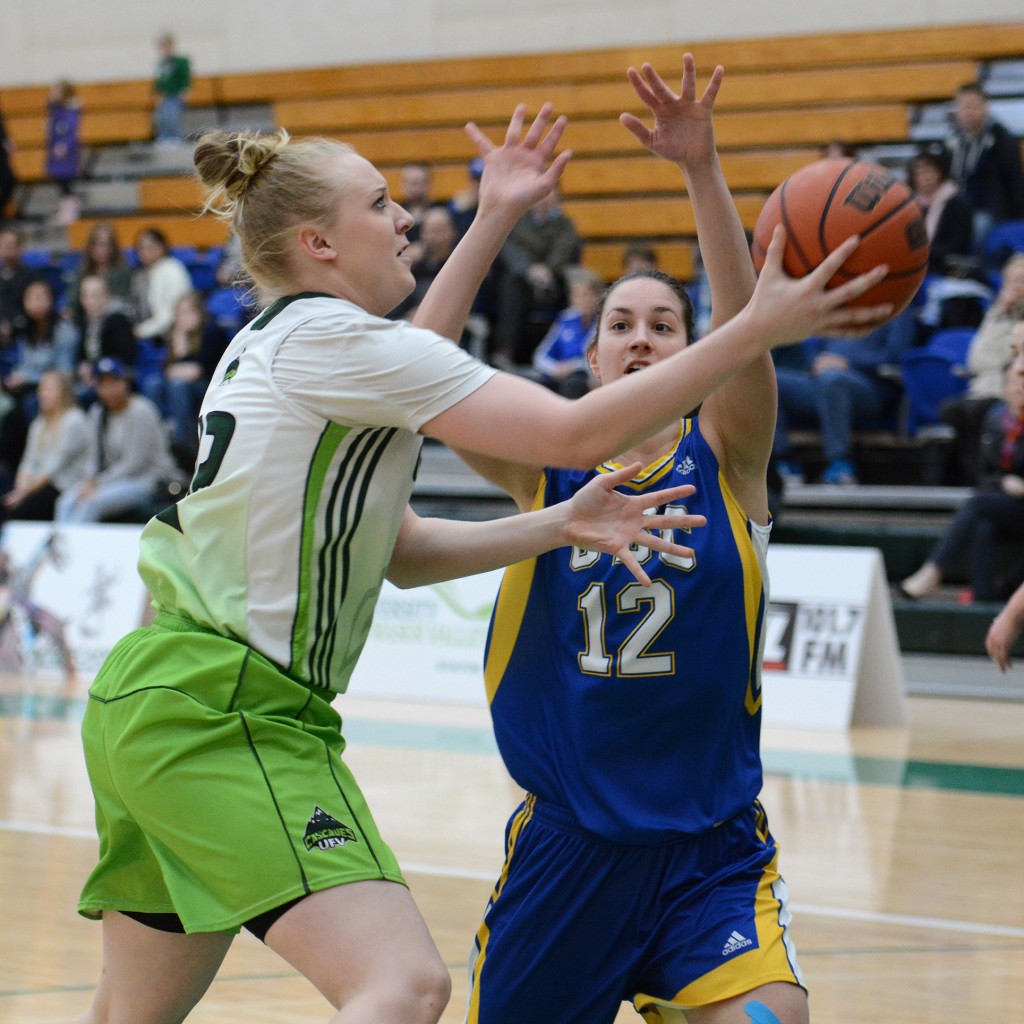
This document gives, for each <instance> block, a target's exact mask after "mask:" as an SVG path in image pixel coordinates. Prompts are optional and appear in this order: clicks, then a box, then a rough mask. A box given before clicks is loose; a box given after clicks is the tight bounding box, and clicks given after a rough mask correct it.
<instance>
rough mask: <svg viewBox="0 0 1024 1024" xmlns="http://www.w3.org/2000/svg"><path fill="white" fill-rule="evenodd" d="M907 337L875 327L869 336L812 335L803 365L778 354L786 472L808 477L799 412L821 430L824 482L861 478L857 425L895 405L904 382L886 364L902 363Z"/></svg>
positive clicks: (779, 450) (780, 442)
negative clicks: (799, 456)
mask: <svg viewBox="0 0 1024 1024" xmlns="http://www.w3.org/2000/svg"><path fill="white" fill-rule="evenodd" d="M904 342H905V338H904V337H902V336H901V335H900V334H899V333H898V332H886V331H882V330H879V331H873V332H872V333H871V334H869V335H868V336H867V337H866V338H861V339H859V340H856V341H851V340H849V339H845V338H811V339H809V340H808V341H806V342H805V343H804V345H803V346H802V349H801V351H800V354H799V356H798V357H797V358H798V359H799V363H798V365H790V364H789V362H788V361H786V362H784V361H783V360H776V364H775V375H776V379H777V380H778V388H779V412H778V422H777V425H776V431H775V445H774V448H773V455H774V456H775V459H776V464H777V467H778V469H779V472H780V473H781V474H782V475H783V477H785V478H787V479H790V480H794V479H803V469H802V468H801V467H800V466H799V465H798V464H797V463H796V462H795V461H794V458H793V449H792V443H791V441H790V437H789V422H790V419H791V418H793V417H799V418H803V419H808V420H811V421H812V422H814V423H816V425H817V426H818V428H819V430H820V431H821V445H822V449H823V451H824V454H825V459H826V466H825V470H824V472H823V473H822V475H821V482H822V483H826V484H843V485H849V484H855V483H857V469H856V466H855V465H854V463H853V456H852V449H853V427H854V423H855V422H856V421H857V420H863V419H868V418H873V417H880V416H884V415H886V413H888V412H890V411H891V410H893V409H895V407H896V404H897V402H898V401H899V396H900V387H899V384H898V382H897V381H896V380H895V379H894V378H892V377H889V376H888V375H887V374H886V369H887V368H889V367H893V366H895V365H896V364H898V363H899V359H900V355H901V353H902V351H903V347H904Z"/></svg>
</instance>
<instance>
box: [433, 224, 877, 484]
mask: <svg viewBox="0 0 1024 1024" xmlns="http://www.w3.org/2000/svg"><path fill="white" fill-rule="evenodd" d="M857 244H858V242H857V240H856V239H850V240H848V241H847V242H845V243H844V244H843V245H842V246H840V247H839V248H838V249H837V250H836V251H835V252H834V253H832V254H831V255H830V256H829V257H828V259H826V260H825V261H824V262H823V263H822V264H821V266H819V267H818V268H816V269H815V270H814V271H813V272H812V273H810V274H807V275H806V276H805V277H802V278H796V279H794V278H789V277H787V276H786V274H785V272H784V271H783V269H782V251H783V248H784V246H785V231H784V230H783V229H782V228H781V227H779V228H778V229H777V230H776V233H775V236H774V238H773V239H772V243H771V245H770V246H769V247H768V255H767V257H766V259H765V266H764V269H763V270H762V272H761V276H760V279H759V280H758V283H757V287H756V289H755V290H754V294H753V296H752V297H751V300H750V302H749V303H748V304H747V305H746V307H745V308H744V309H743V310H742V311H741V312H740V313H739V314H738V315H737V316H736V317H734V318H733V319H732V320H730V321H729V322H728V323H727V324H724V325H723V326H722V327H720V328H718V329H717V330H715V331H712V332H711V333H710V334H709V335H708V336H707V337H706V338H704V339H702V340H701V341H700V342H699V343H698V344H696V345H691V346H690V347H688V348H686V349H684V350H683V351H681V352H678V353H676V354H675V355H673V356H670V357H669V358H668V359H666V360H664V362H662V363H659V366H658V372H657V373H639V374H632V375H629V376H626V377H624V378H622V379H621V380H616V381H614V382H613V383H611V384H606V385H604V386H602V387H600V388H597V389H596V390H594V391H591V392H590V393H589V394H587V395H584V396H583V397H582V398H579V399H576V400H574V401H569V400H567V399H564V398H559V397H558V396H557V395H555V394H554V393H553V392H550V391H548V390H547V388H544V387H541V386H540V385H536V384H532V383H531V382H529V381H526V380H523V379H521V378H518V377H513V376H511V375H509V374H503V373H499V374H496V375H495V376H494V377H493V378H491V380H489V381H488V382H487V383H486V384H484V385H483V387H481V388H478V389H477V390H476V391H475V392H473V394H471V395H469V396H468V397H467V398H464V399H463V400H462V401H461V402H458V403H457V404H456V405H454V406H452V407H451V408H450V409H448V410H446V411H445V412H443V413H441V415H439V416H436V417H434V418H433V419H432V420H430V421H428V422H427V423H426V424H424V426H423V427H422V432H423V433H424V434H427V435H429V436H431V437H436V438H438V439H439V440H441V441H444V442H445V443H446V444H448V445H450V446H452V447H453V448H458V449H464V450H466V451H472V452H477V453H478V454H480V455H489V456H493V457H496V458H499V459H510V460H513V461H515V462H518V463H521V464H523V465H525V466H552V465H557V466H569V467H579V468H581V469H589V468H591V467H593V466H595V465H597V464H598V463H599V462H601V461H602V460H604V459H608V458H610V457H612V456H614V455H616V454H617V453H619V452H623V451H626V450H627V449H628V448H629V447H630V446H631V445H634V444H638V443H639V442H641V441H643V440H646V439H647V438H648V437H650V436H651V435H652V434H654V433H655V432H656V431H658V430H661V429H662V428H664V427H666V426H668V425H669V424H670V423H672V422H673V421H675V420H677V419H678V418H679V417H680V416H683V415H686V413H687V412H689V411H690V410H691V409H693V408H695V407H696V406H697V405H699V404H700V403H701V402H703V401H704V399H705V398H707V396H708V395H709V394H711V392H712V391H714V390H715V388H717V387H719V386H721V385H722V384H724V383H725V382H726V381H727V380H729V379H730V378H731V377H732V376H733V374H735V373H736V372H737V371H738V370H740V369H742V368H743V367H745V366H747V365H748V364H749V363H750V362H751V361H752V360H754V359H756V358H759V357H761V356H763V355H764V353H766V352H767V351H768V350H769V349H770V348H772V347H773V346H777V345H786V344H793V343H794V342H796V341H800V340H802V339H803V338H806V337H809V336H810V335H812V334H824V333H831V334H837V333H838V334H848V335H851V336H857V335H860V334H863V333H865V332H866V330H867V327H866V326H865V325H870V324H871V323H873V322H877V321H878V320H879V319H881V318H882V317H884V316H885V315H887V314H888V313H889V312H890V310H891V307H890V306H888V305H886V306H876V307H868V308H843V304H844V303H846V302H849V301H850V300H851V299H853V298H855V297H856V296H858V295H861V294H863V293H864V292H865V291H867V289H868V288H870V287H872V286H873V285H874V284H877V283H878V281H880V280H881V279H882V277H884V276H885V272H886V268H885V267H884V266H880V267H876V268H875V269H873V270H871V271H869V272H868V273H867V274H863V275H861V276H860V277H858V278H855V279H854V280H853V281H850V282H849V283H847V284H845V285H843V286H841V287H839V288H834V289H831V290H828V291H826V289H825V286H826V284H827V283H828V281H829V280H830V279H831V277H832V275H833V274H835V272H836V271H837V270H838V269H839V267H840V266H842V264H843V263H844V262H845V261H846V259H847V258H848V257H849V256H850V255H851V254H852V253H853V251H854V249H855V248H856V246H857Z"/></svg>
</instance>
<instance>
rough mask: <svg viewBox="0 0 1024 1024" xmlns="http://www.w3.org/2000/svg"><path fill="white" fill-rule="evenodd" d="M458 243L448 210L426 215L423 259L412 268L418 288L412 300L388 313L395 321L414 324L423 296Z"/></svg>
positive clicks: (422, 232) (438, 209)
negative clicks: (406, 321)
mask: <svg viewBox="0 0 1024 1024" xmlns="http://www.w3.org/2000/svg"><path fill="white" fill-rule="evenodd" d="M458 240H459V239H458V235H457V233H456V231H455V222H454V221H453V220H452V215H451V214H450V213H449V212H448V209H447V207H444V206H432V207H430V208H429V209H428V210H427V211H426V212H425V213H424V214H423V220H422V221H421V222H420V244H419V252H420V255H419V256H418V257H417V258H416V259H415V260H414V261H413V264H412V268H411V269H412V276H413V278H415V280H416V284H415V286H414V287H413V290H412V292H411V293H410V294H409V296H408V298H406V299H405V300H404V301H403V302H402V303H401V304H400V305H398V306H396V307H395V309H393V310H392V311H391V312H390V313H388V316H389V317H390V318H391V319H392V320H411V319H412V318H413V317H414V316H415V315H416V310H417V309H418V308H419V304H420V303H421V302H422V301H423V296H424V295H426V294H427V289H429V288H430V286H431V285H432V284H433V283H434V278H435V277H437V275H438V272H439V271H440V270H441V268H442V267H443V266H444V265H445V263H447V262H448V257H449V256H451V254H452V252H453V251H454V249H455V245H456V243H457V242H458Z"/></svg>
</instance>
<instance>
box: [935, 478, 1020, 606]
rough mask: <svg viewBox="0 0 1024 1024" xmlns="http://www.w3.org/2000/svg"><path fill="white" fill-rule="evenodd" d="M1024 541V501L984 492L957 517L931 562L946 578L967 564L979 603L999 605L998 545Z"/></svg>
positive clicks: (969, 577) (966, 504)
mask: <svg viewBox="0 0 1024 1024" xmlns="http://www.w3.org/2000/svg"><path fill="white" fill-rule="evenodd" d="M1021 540H1024V499H1022V498H1011V497H1010V495H1008V494H1004V493H1003V492H1002V491H982V492H981V493H979V494H975V495H974V496H973V497H971V498H969V499H968V500H967V501H966V502H965V503H964V504H963V505H962V506H961V507H960V509H959V511H958V512H957V514H956V515H955V516H954V517H953V521H952V522H951V523H950V524H949V527H948V528H947V530H946V533H945V535H944V536H943V538H942V540H940V541H939V543H938V544H937V545H936V546H935V549H934V550H933V551H932V555H931V558H930V561H932V562H934V563H935V564H936V565H937V566H938V567H939V569H940V570H941V572H942V574H943V576H949V575H951V574H952V573H953V572H954V571H955V569H956V567H957V566H958V565H959V564H961V562H965V563H966V567H967V581H968V584H969V585H970V587H971V589H972V590H973V591H974V599H975V600H976V601H996V600H999V598H1000V597H1001V596H1002V595H1001V594H1000V593H999V592H998V588H997V586H996V579H995V576H996V545H997V543H998V542H999V541H1021Z"/></svg>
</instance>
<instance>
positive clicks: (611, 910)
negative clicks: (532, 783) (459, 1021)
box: [466, 796, 803, 1024]
mask: <svg viewBox="0 0 1024 1024" xmlns="http://www.w3.org/2000/svg"><path fill="white" fill-rule="evenodd" d="M777 862H778V848H777V846H776V844H775V841H774V840H773V839H772V837H771V835H770V834H769V832H768V822H767V818H766V817H765V814H764V811H763V810H762V808H761V805H760V804H759V803H755V804H754V805H753V806H752V807H751V808H750V809H749V810H747V811H744V812H743V813H741V814H738V815H737V816H736V817H734V818H731V819H730V820H729V821H726V822H723V823H722V824H721V825H719V826H718V827H717V828H715V829H713V830H711V831H710V832H708V833H705V834H704V835H700V836H694V837H688V838H686V839H683V840H680V841H679V842H676V843H669V844H666V845H664V846H621V845H618V844H615V843H609V842H606V841H605V840H603V839H601V838H600V837H599V836H596V835H594V834H593V833H590V832H587V831H585V830H584V829H583V828H581V827H580V825H579V824H578V823H577V822H576V821H575V819H574V818H573V817H572V816H571V815H570V814H569V813H568V812H567V811H564V810H562V809H561V808H557V807H552V806H551V805H550V804H542V803H541V802H539V801H537V800H536V799H535V798H534V797H532V796H531V797H528V798H527V799H526V801H525V802H524V803H523V804H522V806H520V808H519V809H518V810H517V811H516V813H515V814H514V815H513V816H512V818H511V820H510V821H509V825H508V830H507V832H506V858H505V866H504V868H503V870H502V873H501V877H500V878H499V879H498V882H497V885H496V886H495V888H494V892H493V893H492V895H491V900H490V902H489V904H488V906H487V910H486V913H485V915H484V920H483V922H482V924H481V925H480V930H479V932H478V933H477V937H476V944H475V946H474V950H473V954H472V956H471V958H470V999H469V1012H468V1014H467V1018H466V1020H467V1024H522V1022H523V1021H540V1020H550V1021H556V1020H557V1021H559V1024H573V1022H579V1024H602V1022H608V1024H611V1022H612V1021H614V1019H615V1016H616V1014H617V1013H618V1011H619V1008H620V1005H621V1003H622V1002H623V1000H627V999H631V1000H632V1001H633V1004H634V1006H635V1007H636V1009H637V1011H638V1012H640V1013H641V1014H642V1015H643V1016H644V1018H645V1019H646V1020H647V1021H649V1022H656V1021H660V1020H661V1019H662V1016H661V1012H660V1010H659V1007H676V1008H679V1009H685V1008H687V1007H694V1006H705V1005H707V1004H709V1003H713V1002H717V1001H719V1000H722V999H728V998H730V997H733V996H738V995H742V994H743V993H745V992H749V991H750V990H752V989H754V988H756V987H758V986H759V985H764V984H767V983H769V982H776V981H783V982H790V983H792V984H796V985H801V986H803V977H802V975H801V973H800V968H799V967H798V965H797V962H796V953H795V950H794V948H793V945H792V942H791V941H790V937H789V930H788V926H789V921H790V915H789V907H788V903H787V894H786V886H785V883H784V882H783V880H782V877H781V876H780V875H779V874H778V871H777Z"/></svg>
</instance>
